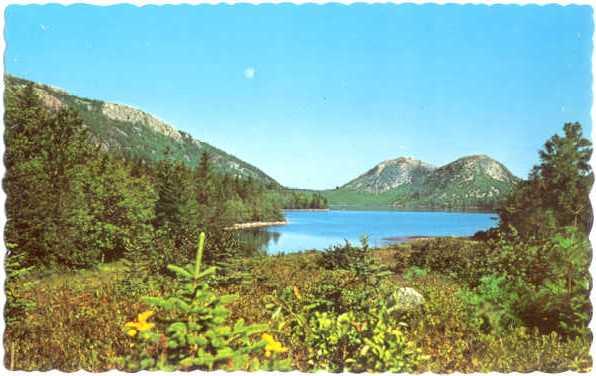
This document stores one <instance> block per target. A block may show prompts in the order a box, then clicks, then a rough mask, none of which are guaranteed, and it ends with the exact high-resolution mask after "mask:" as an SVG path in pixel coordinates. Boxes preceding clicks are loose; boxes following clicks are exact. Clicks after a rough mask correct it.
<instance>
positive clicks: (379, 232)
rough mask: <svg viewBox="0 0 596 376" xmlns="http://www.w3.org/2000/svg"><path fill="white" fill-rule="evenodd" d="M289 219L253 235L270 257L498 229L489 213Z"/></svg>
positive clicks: (301, 215) (340, 213) (292, 214)
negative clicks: (361, 242)
mask: <svg viewBox="0 0 596 376" xmlns="http://www.w3.org/2000/svg"><path fill="white" fill-rule="evenodd" d="M286 218H287V220H288V224H287V225H285V226H272V227H269V228H266V229H260V230H257V231H253V232H252V233H253V234H254V235H255V236H258V237H260V239H261V243H262V244H261V248H262V249H263V250H266V251H267V253H270V254H274V253H279V252H286V253H288V252H296V251H303V250H307V249H325V248H327V247H329V246H331V245H333V244H338V243H343V242H344V241H345V240H349V241H350V242H352V243H356V244H359V239H360V237H361V236H362V235H368V237H369V244H370V246H373V247H375V246H382V245H386V244H389V243H391V242H396V241H400V240H402V241H403V238H404V237H408V236H468V235H473V234H474V233H475V232H476V231H479V230H486V229H488V228H490V227H492V226H494V225H496V215H495V214H487V213H455V212H403V211H344V210H330V211H320V212H309V211H287V212H286ZM400 238H401V239H400Z"/></svg>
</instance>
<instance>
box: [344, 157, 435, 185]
mask: <svg viewBox="0 0 596 376" xmlns="http://www.w3.org/2000/svg"><path fill="white" fill-rule="evenodd" d="M433 170H435V167H434V166H432V165H430V164H428V163H424V162H422V161H419V160H417V159H414V158H409V157H401V158H397V159H390V160H386V161H383V162H381V163H379V164H378V165H376V166H375V167H373V168H372V169H370V170H369V171H367V172H366V173H364V174H362V175H360V176H359V177H357V178H356V179H354V180H352V181H350V182H349V183H347V184H346V185H344V186H343V187H342V188H345V189H351V190H357V191H364V192H369V193H383V192H387V191H389V190H392V189H394V188H397V187H400V186H402V185H406V184H418V183H420V182H421V181H422V180H424V178H426V177H427V176H428V175H429V174H430V173H431V172H432V171H433Z"/></svg>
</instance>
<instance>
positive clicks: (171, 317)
mask: <svg viewBox="0 0 596 376" xmlns="http://www.w3.org/2000/svg"><path fill="white" fill-rule="evenodd" d="M204 241H205V235H204V233H201V236H200V238H199V246H198V250H197V257H196V262H195V264H194V265H189V266H187V267H179V266H175V265H169V266H168V268H169V269H170V270H171V271H172V272H174V273H175V274H176V276H177V278H178V280H179V285H178V289H177V290H176V291H175V293H174V294H173V295H171V296H169V297H165V298H162V297H146V298H145V301H146V303H148V304H150V305H152V306H153V307H155V308H156V310H158V312H157V313H158V316H157V318H156V320H157V321H155V322H149V321H148V320H149V319H150V318H151V317H152V316H153V314H154V311H145V312H143V313H140V314H139V315H138V318H137V320H136V321H134V322H129V323H127V324H126V326H125V329H126V333H127V334H128V335H129V336H131V337H136V338H137V346H138V352H137V353H136V354H134V355H132V356H129V357H127V358H126V359H125V363H126V368H128V369H130V370H138V369H159V370H193V369H204V370H213V369H216V368H217V369H218V368H222V369H226V370H256V369H260V368H264V369H272V368H275V369H277V368H287V367H288V365H289V364H288V362H287V361H280V360H278V359H277V358H278V355H279V353H282V352H285V351H286V350H285V348H284V347H283V346H282V345H281V343H279V342H277V341H276V340H275V339H274V338H273V337H272V336H271V335H270V334H267V333H265V332H266V330H267V326H266V325H256V324H255V325H246V324H245V323H244V320H242V319H240V320H237V321H236V322H235V323H233V324H232V323H230V322H229V321H230V320H229V315H230V313H229V311H228V309H226V308H225V305H226V304H228V303H230V302H231V301H232V300H233V299H234V296H231V295H223V296H219V295H217V294H216V293H214V292H213V291H212V290H211V289H210V287H209V285H208V284H207V282H205V279H206V278H208V277H209V276H211V275H213V274H214V273H215V267H210V268H208V269H206V270H203V271H202V270H201V261H202V257H203V251H204ZM258 334H261V340H256V339H255V337H256V336H257V335H258Z"/></svg>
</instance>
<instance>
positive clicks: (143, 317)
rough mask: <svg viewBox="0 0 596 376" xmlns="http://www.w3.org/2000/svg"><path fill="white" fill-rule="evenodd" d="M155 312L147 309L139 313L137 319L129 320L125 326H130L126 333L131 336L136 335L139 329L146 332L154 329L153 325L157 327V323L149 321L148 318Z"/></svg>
mask: <svg viewBox="0 0 596 376" xmlns="http://www.w3.org/2000/svg"><path fill="white" fill-rule="evenodd" d="M153 314H154V312H153V311H145V312H142V313H139V315H138V316H137V321H132V322H127V323H126V324H125V325H124V327H126V328H129V330H128V331H127V332H126V334H128V335H129V336H131V337H134V336H135V335H136V334H137V331H139V332H144V331H147V330H151V329H153V327H155V324H154V323H151V322H147V320H148V319H149V318H150V317H151V316H153Z"/></svg>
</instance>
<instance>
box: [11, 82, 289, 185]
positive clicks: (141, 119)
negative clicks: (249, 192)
mask: <svg viewBox="0 0 596 376" xmlns="http://www.w3.org/2000/svg"><path fill="white" fill-rule="evenodd" d="M28 83H29V81H27V80H24V79H20V78H17V77H13V76H8V75H7V76H5V87H6V91H7V93H11V92H14V91H16V90H19V89H20V88H22V87H24V86H25V85H27V84H28ZM34 85H35V91H36V93H37V94H38V95H39V97H40V99H41V101H42V103H43V104H44V105H46V106H47V107H48V108H49V109H51V110H59V109H61V108H64V107H68V108H72V109H75V110H77V111H78V112H79V114H80V116H81V118H82V120H83V124H84V126H85V127H87V128H88V129H89V131H90V133H91V140H92V141H93V142H95V143H97V144H99V145H101V146H102V148H103V149H104V150H106V151H108V150H118V151H121V152H124V153H125V154H126V155H128V156H131V157H135V158H141V159H145V160H152V161H155V160H159V159H160V158H163V156H164V152H165V151H166V149H167V150H169V151H170V153H171V156H172V157H173V158H175V159H179V160H181V161H183V162H185V163H187V164H188V165H190V166H195V165H196V164H197V163H198V161H199V159H200V157H201V154H202V153H203V152H208V153H209V154H210V156H211V158H212V162H213V165H214V168H215V169H216V170H218V171H220V172H222V173H227V174H230V175H232V176H239V177H245V178H246V177H251V178H253V179H256V180H258V181H261V182H264V183H266V184H272V185H279V183H277V182H276V181H275V180H274V179H273V178H271V177H269V176H268V175H267V174H265V173H264V172H263V171H261V170H259V169H258V168H256V167H255V166H252V165H250V164H249V163H246V162H244V161H242V160H240V159H238V158H236V157H234V156H233V155H230V154H228V153H226V152H224V151H223V150H220V149H218V148H216V147H213V146H211V145H209V144H208V143H205V142H202V141H199V140H198V139H196V138H194V137H192V136H191V135H190V134H188V133H186V132H183V131H179V130H176V129H175V128H174V127H172V126H171V125H169V124H167V123H166V122H164V121H163V120H160V119H158V118H157V117H155V116H153V115H151V114H149V113H147V112H144V111H142V110H139V109H136V108H133V107H130V106H126V105H121V104H116V103H109V102H104V101H99V100H93V99H88V98H82V97H77V96H74V95H71V94H68V93H67V92H66V91H64V90H62V89H58V88H54V87H51V86H48V85H43V84H38V83H35V84H34Z"/></svg>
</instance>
